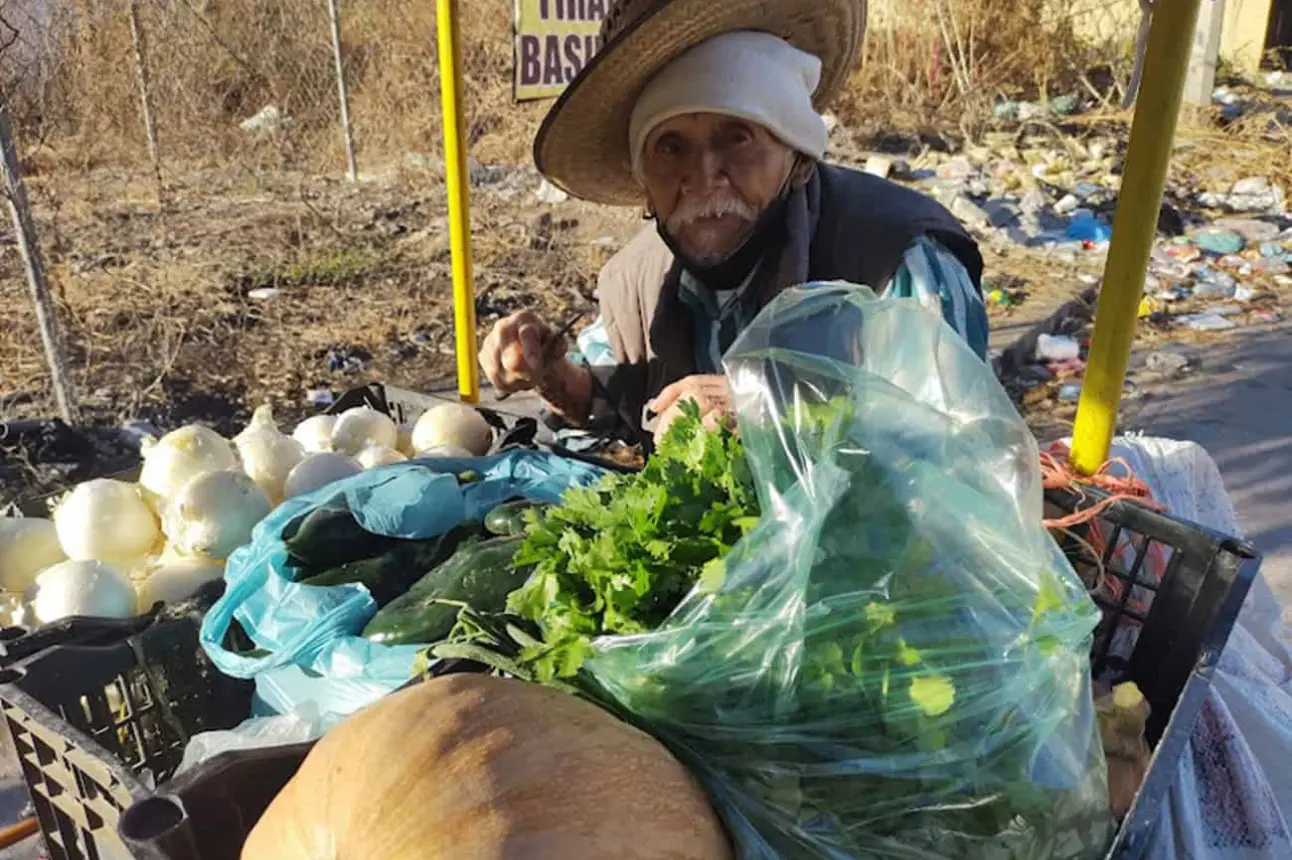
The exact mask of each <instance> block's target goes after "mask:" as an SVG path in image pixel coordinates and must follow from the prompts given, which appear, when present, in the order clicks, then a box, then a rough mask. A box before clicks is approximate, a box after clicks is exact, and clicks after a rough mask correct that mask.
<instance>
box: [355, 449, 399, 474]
mask: <svg viewBox="0 0 1292 860" xmlns="http://www.w3.org/2000/svg"><path fill="white" fill-rule="evenodd" d="M354 459H355V460H356V461H357V462H358V463H359V465H360V466H362V467H363V468H365V469H375V468H377V467H378V466H389V465H390V464H391V463H402V462H404V461H405V460H407V459H408V458H407V457H405V456H404V455H403V454H401V453H400V452H398V451H396V450H395V449H394V448H385V447H383V446H381V445H369V446H368V447H367V448H364V449H363V450H362V451H360V452H359V453H358V454H357V455H355V458H354Z"/></svg>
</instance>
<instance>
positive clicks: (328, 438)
mask: <svg viewBox="0 0 1292 860" xmlns="http://www.w3.org/2000/svg"><path fill="white" fill-rule="evenodd" d="M335 426H336V416H335V415H315V416H313V417H310V418H306V419H305V420H304V421H302V422H301V423H300V424H297V425H296V429H295V430H293V431H292V438H293V439H295V440H296V441H297V442H300V443H301V445H303V446H304V447H305V452H306V453H307V454H317V453H319V452H320V451H331V450H332V428H334V427H335Z"/></svg>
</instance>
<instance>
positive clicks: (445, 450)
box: [417, 445, 475, 457]
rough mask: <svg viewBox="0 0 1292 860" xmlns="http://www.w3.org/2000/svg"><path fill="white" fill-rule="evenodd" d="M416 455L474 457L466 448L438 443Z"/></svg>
mask: <svg viewBox="0 0 1292 860" xmlns="http://www.w3.org/2000/svg"><path fill="white" fill-rule="evenodd" d="M417 456H418V457H474V456H475V454H472V453H471V452H470V451H468V450H467V449H466V448H459V447H458V446H457V445H439V446H437V447H435V448H427V449H426V450H425V451H422V452H421V453H420V454H418V455H417Z"/></svg>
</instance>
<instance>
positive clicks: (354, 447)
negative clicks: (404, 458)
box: [332, 406, 399, 457]
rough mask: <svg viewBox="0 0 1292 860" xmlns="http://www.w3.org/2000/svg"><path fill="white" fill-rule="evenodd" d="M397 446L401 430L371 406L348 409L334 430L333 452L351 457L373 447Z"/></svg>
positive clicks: (342, 414)
mask: <svg viewBox="0 0 1292 860" xmlns="http://www.w3.org/2000/svg"><path fill="white" fill-rule="evenodd" d="M397 444H399V428H397V427H396V426H395V422H394V421H392V420H391V419H390V416H389V415H386V414H383V413H381V412H378V411H377V410H376V409H373V408H372V407H371V406H356V407H355V408H353V409H347V410H346V411H345V412H342V413H341V416H340V417H339V418H337V420H336V426H335V427H333V428H332V450H333V451H336V452H337V453H338V454H345V455H347V456H350V457H353V456H354V455H355V454H358V453H359V452H360V451H362V450H363V449H364V448H367V447H369V446H371V445H377V446H380V447H382V448H394V447H395V446H396V445H397Z"/></svg>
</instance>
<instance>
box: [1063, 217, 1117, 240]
mask: <svg viewBox="0 0 1292 860" xmlns="http://www.w3.org/2000/svg"><path fill="white" fill-rule="evenodd" d="M1112 236H1113V231H1112V228H1111V227H1109V226H1108V225H1107V224H1105V223H1104V222H1102V221H1100V220H1099V218H1098V217H1096V216H1095V213H1093V212H1091V211H1090V210H1089V209H1078V210H1077V211H1076V212H1073V213H1072V220H1071V221H1069V222H1068V238H1069V239H1075V240H1076V241H1078V242H1107V241H1108V240H1109V239H1111V238H1112Z"/></svg>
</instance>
